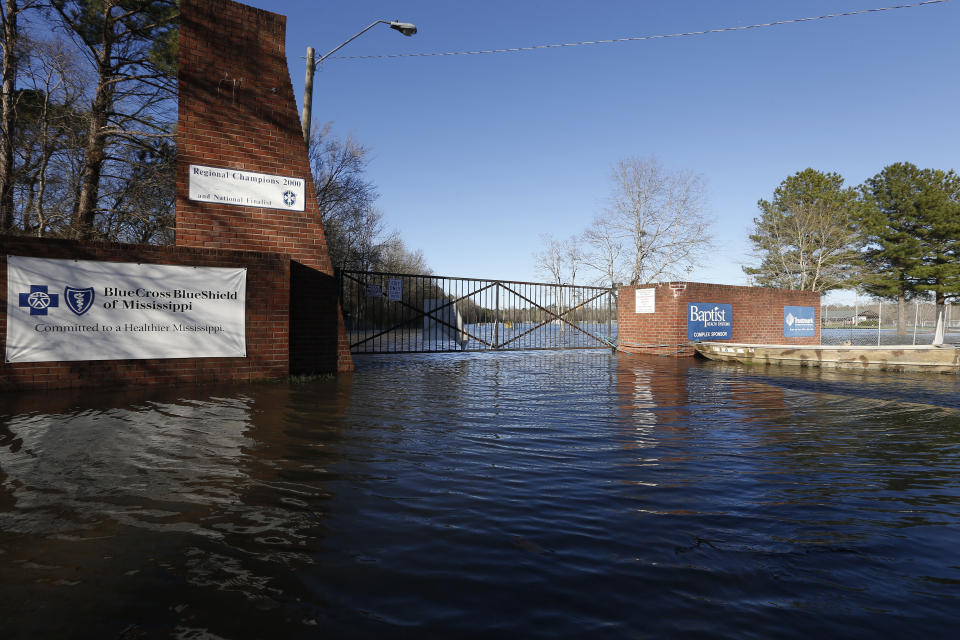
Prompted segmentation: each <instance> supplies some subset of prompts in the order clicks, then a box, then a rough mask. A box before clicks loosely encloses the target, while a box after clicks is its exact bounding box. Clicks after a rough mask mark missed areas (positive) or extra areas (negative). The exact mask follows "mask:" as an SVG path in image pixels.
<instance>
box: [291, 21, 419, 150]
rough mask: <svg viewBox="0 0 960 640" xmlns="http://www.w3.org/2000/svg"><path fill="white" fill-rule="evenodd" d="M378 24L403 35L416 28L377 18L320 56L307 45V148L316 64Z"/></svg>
mask: <svg viewBox="0 0 960 640" xmlns="http://www.w3.org/2000/svg"><path fill="white" fill-rule="evenodd" d="M378 24H388V25H390V28H391V29H394V30H396V31H399V32H400V33H402V34H403V35H405V36H412V35H413V34H415V33H416V32H417V28H416V27H415V26H414V25H412V24H411V23H409V22H399V21H397V20H377V21H375V22H372V23H370V24H369V25H367V26H366V27H364V28H363V29H361V30H360V31H359V32H358V33H357V34H356V35H354V36H352V37H351V38H349V39H347V40H345V41H343V42H342V43H341V44H339V45H337V46H336V47H335V48H334V49H332V50H331V51H329V52H328V53H326V54H324V55H322V56H320V57H319V58H314V54H315V51H314V50H313V47H307V79H306V82H305V84H304V89H303V117H302V118H301V126H302V127H303V141H304V142H305V143H306V145H307V148H308V149H309V148H310V118H311V112H312V110H313V74H314V72H315V71H316V69H317V65H318V64H320V63H321V62H323V61H324V60H326V59H327V58H329V57H330V56H332V55H333V54H334V53H336V52H337V51H339V50H340V49H342V48H343V47H345V46H347V45H348V44H350V43H351V42H353V41H354V40H356V39H357V38H359V37H360V36H362V35H363V34H365V33H366V32H367V31H369V30H370V29H373V28H374V27H375V26H377V25H378Z"/></svg>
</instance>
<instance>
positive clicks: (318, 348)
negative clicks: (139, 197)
mask: <svg viewBox="0 0 960 640" xmlns="http://www.w3.org/2000/svg"><path fill="white" fill-rule="evenodd" d="M180 9H181V14H180V16H181V17H180V49H179V52H180V53H179V65H180V66H179V92H180V95H179V125H178V129H177V154H178V155H177V245H178V246H183V247H198V248H206V249H233V250H245V251H260V252H278V253H285V254H288V255H289V256H290V257H291V258H292V259H293V260H295V261H296V262H297V263H298V264H299V265H300V266H302V267H304V268H307V269H312V270H314V271H316V272H317V273H316V274H312V275H310V274H307V273H305V272H300V277H298V278H297V279H296V282H294V284H293V286H292V287H291V301H290V305H291V308H292V309H294V317H293V318H292V325H291V332H292V334H291V338H292V339H291V347H290V348H291V354H290V358H291V362H292V363H293V366H292V369H291V370H292V372H293V373H312V372H322V371H335V370H336V371H348V370H350V369H352V368H353V363H352V360H351V358H350V350H349V346H348V343H347V337H346V332H345V329H344V324H343V319H342V314H341V313H340V309H339V304H338V296H337V293H336V287H334V286H333V285H332V278H333V267H332V265H331V263H330V257H329V253H328V251H327V245H326V239H325V237H324V233H323V227H322V225H321V221H320V214H319V209H318V207H317V198H316V193H315V190H314V186H313V180H312V179H311V173H310V166H309V162H308V159H307V149H306V145H305V144H304V143H303V137H302V133H301V129H300V120H299V114H298V111H297V104H296V99H295V97H294V94H293V86H292V84H291V82H290V74H289V73H288V70H287V60H286V51H285V48H286V47H285V30H286V18H285V17H284V16H281V15H277V14H275V13H271V12H269V11H264V10H261V9H254V8H252V7H248V6H246V5H242V4H239V3H236V2H231V1H230V0H182V1H181V3H180ZM191 164H196V165H205V166H211V167H218V168H230V169H240V170H243V171H253V172H257V173H267V174H272V175H280V176H287V177H293V178H300V179H302V180H304V181H305V183H306V190H305V195H306V201H305V203H304V211H302V212H300V211H287V210H280V209H267V208H258V207H241V206H233V205H227V204H222V203H211V202H194V201H191V200H189V198H188V194H189V189H188V185H189V174H188V170H189V165H191ZM302 304H308V305H309V307H310V313H309V314H306V313H303V312H302V308H301V306H300V305H302Z"/></svg>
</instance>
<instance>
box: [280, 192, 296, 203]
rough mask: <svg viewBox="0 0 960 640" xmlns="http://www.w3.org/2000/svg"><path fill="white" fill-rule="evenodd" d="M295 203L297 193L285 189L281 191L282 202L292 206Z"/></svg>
mask: <svg viewBox="0 0 960 640" xmlns="http://www.w3.org/2000/svg"><path fill="white" fill-rule="evenodd" d="M296 203H297V194H295V193H294V192H293V191H290V190H289V189H287V190H286V191H284V192H283V204H285V205H287V206H288V207H292V206H293V205H295V204H296Z"/></svg>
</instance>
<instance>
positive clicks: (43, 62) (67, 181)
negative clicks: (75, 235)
mask: <svg viewBox="0 0 960 640" xmlns="http://www.w3.org/2000/svg"><path fill="white" fill-rule="evenodd" d="M25 41H26V42H28V45H29V48H30V55H28V56H25V57H24V59H23V61H22V71H21V82H22V87H21V88H20V89H19V90H18V92H17V103H18V116H17V128H16V135H15V140H14V144H15V165H16V173H15V178H16V183H15V185H14V190H15V192H16V193H15V195H16V197H15V199H14V205H15V206H14V212H15V220H14V222H15V223H16V222H18V223H19V226H20V228H21V229H22V230H23V232H24V233H28V234H31V235H36V236H45V235H60V234H61V233H62V232H64V231H65V230H66V228H67V227H68V226H69V215H70V211H71V210H72V208H73V203H74V202H75V201H76V193H77V191H78V186H79V173H78V171H77V170H76V167H77V166H78V165H79V163H80V162H81V160H82V155H83V139H84V137H85V136H84V130H85V123H86V115H85V114H84V113H83V110H82V107H81V101H82V99H83V97H84V86H85V80H86V77H85V74H84V73H83V72H82V71H81V69H80V68H78V65H77V64H76V57H75V56H74V55H71V53H70V52H69V51H68V50H67V49H66V48H65V47H64V45H63V43H62V42H60V41H53V42H45V41H40V40H25Z"/></svg>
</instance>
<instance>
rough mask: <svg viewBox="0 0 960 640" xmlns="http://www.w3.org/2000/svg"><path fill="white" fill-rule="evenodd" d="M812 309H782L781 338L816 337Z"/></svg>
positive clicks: (814, 317)
mask: <svg viewBox="0 0 960 640" xmlns="http://www.w3.org/2000/svg"><path fill="white" fill-rule="evenodd" d="M815 319H816V316H815V315H814V308H813V307H786V306H785V307H784V308H783V337H785V338H812V337H813V336H815V335H817V327H816V320H815Z"/></svg>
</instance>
